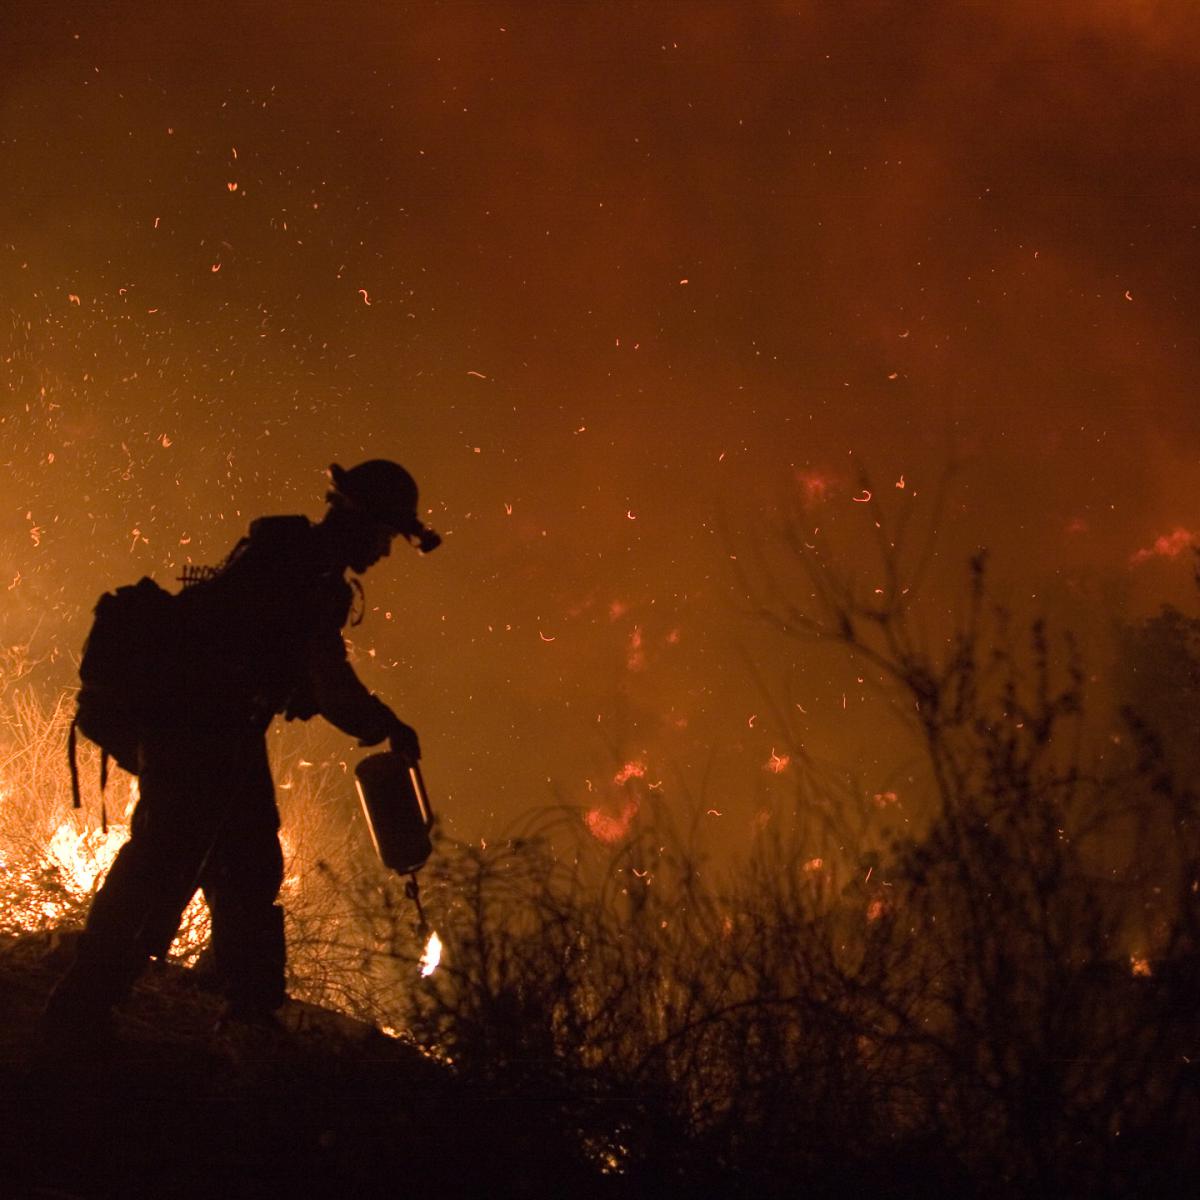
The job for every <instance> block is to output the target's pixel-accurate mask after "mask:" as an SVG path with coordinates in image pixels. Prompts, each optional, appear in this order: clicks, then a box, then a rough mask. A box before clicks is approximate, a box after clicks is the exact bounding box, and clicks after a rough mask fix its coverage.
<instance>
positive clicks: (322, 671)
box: [308, 630, 421, 762]
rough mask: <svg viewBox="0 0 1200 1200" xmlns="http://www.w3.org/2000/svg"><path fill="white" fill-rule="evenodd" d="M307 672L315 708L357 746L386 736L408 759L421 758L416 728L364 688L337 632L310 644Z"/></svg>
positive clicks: (327, 634)
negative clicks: (353, 740) (352, 738)
mask: <svg viewBox="0 0 1200 1200" xmlns="http://www.w3.org/2000/svg"><path fill="white" fill-rule="evenodd" d="M308 673H309V679H310V681H311V683H312V694H313V698H314V699H315V700H316V703H317V711H318V712H320V714H321V715H322V716H323V717H324V718H325V719H326V720H327V721H330V722H331V723H332V724H334V725H336V726H337V727H338V728H339V729H341V730H342V731H343V732H345V733H348V734H351V735H352V736H353V737H356V738H358V739H359V744H360V745H363V746H374V745H377V744H378V743H379V742H382V741H383V740H384V739H385V738H386V739H390V741H391V748H392V749H393V750H395V751H396V752H397V753H400V754H403V755H404V756H405V757H406V758H408V759H410V760H411V761H413V762H415V761H416V760H417V759H419V758H420V757H421V746H420V743H419V742H418V740H417V733H416V730H415V729H413V728H412V726H410V725H406V724H405V723H404V722H403V721H401V720H400V718H399V717H397V716H396V714H395V713H394V712H392V710H391V709H390V708H388V706H387V705H386V704H384V702H383V701H382V700H380V699H379V697H378V696H375V695H373V694H372V693H371V692H370V691H368V690H367V687H366V685H365V684H364V683H363V682H362V680H361V679H359V677H358V676H357V675H356V674H355V673H354V668H353V667H352V666H351V665H350V663H349V661H348V660H347V658H346V643H345V641H344V640H343V638H342V635H341V633H340V632H339V631H337V630H330V631H327V632H325V633H323V634H322V635H321V636H319V637H317V638H314V640H313V641H312V642H311V643H310V645H309V656H308Z"/></svg>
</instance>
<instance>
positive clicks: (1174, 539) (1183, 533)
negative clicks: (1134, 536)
mask: <svg viewBox="0 0 1200 1200" xmlns="http://www.w3.org/2000/svg"><path fill="white" fill-rule="evenodd" d="M1196 544H1197V537H1196V534H1194V533H1193V532H1192V531H1191V530H1190V529H1184V527H1183V526H1182V525H1177V526H1176V527H1175V528H1174V529H1172V530H1171V532H1170V533H1167V534H1163V535H1162V536H1161V537H1157V538H1155V539H1154V543H1153V545H1150V546H1147V547H1145V548H1143V549H1141V550H1138V551H1137V552H1136V553H1135V554H1133V555H1132V556H1131V557H1130V559H1129V561H1130V563H1131V564H1133V565H1136V564H1138V563H1143V562H1145V561H1146V560H1147V559H1149V558H1178V557H1179V556H1180V555H1181V554H1182V553H1183V552H1184V551H1185V550H1189V549H1191V548H1192V547H1193V546H1195V545H1196Z"/></svg>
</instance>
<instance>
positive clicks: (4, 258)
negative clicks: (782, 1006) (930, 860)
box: [0, 0, 1200, 834]
mask: <svg viewBox="0 0 1200 1200" xmlns="http://www.w3.org/2000/svg"><path fill="white" fill-rule="evenodd" d="M9 7H10V8H11V7H12V6H9ZM1189 7H1190V6H1188V5H1186V4H1183V3H1179V4H1170V3H1162V4H1155V3H1149V2H1147V0H1109V2H1108V3H1104V4H1094V3H1082V2H1080V3H1074V2H1071V3H1055V4H1050V5H1047V4H1043V3H1033V2H1032V0H1021V2H1019V3H1013V2H1007V3H998V2H997V3H982V4H971V5H963V4H960V3H954V2H951V0H945V2H937V0H929V2H923V3H913V2H912V0H903V2H896V3H870V4H855V3H844V2H839V3H823V4H812V3H803V2H802V0H793V2H792V3H788V4H771V3H758V2H754V3H747V2H745V0H726V2H720V3H703V2H681V0H673V2H668V0H658V2H655V3H620V2H614V3H604V4H599V3H597V4H586V3H580V4H569V5H567V4H561V3H552V4H535V3H520V4H506V3H501V2H488V3H462V2H460V3H444V4H432V3H424V4H390V3H389V4H379V3H370V4H368V3H361V2H358V0H355V2H347V3H342V4H337V5H331V4H328V3H322V4H315V3H308V2H305V3H293V4H287V5H283V4H278V5H269V4H248V3H244V2H235V3H225V4H222V5H220V6H214V7H213V8H211V9H208V8H206V6H204V5H195V6H186V11H182V12H181V10H180V9H179V8H176V6H162V5H151V4H146V3H141V4H137V3H135V4H125V5H112V6H99V5H96V6H86V8H82V6H78V5H55V4H45V5H43V4H38V5H33V4H26V5H21V6H18V8H17V11H16V12H15V13H14V12H10V13H9V14H8V21H9V28H8V31H7V33H6V34H5V35H4V37H3V47H2V48H0V81H2V82H0V178H2V179H3V183H2V184H0V298H2V301H3V306H4V309H5V314H4V322H3V328H4V336H5V343H4V352H3V367H4V376H3V378H4V391H3V393H0V405H2V410H0V464H2V465H3V469H4V474H5V477H6V482H5V485H4V490H3V496H4V503H3V505H2V506H0V576H2V578H0V600H2V602H3V605H4V608H3V614H4V620H3V632H4V636H5V637H6V638H7V639H8V640H9V641H10V642H11V641H14V640H18V639H24V638H27V637H33V638H34V639H35V641H36V642H37V644H38V645H39V646H40V647H42V648H44V649H47V650H49V649H53V648H54V647H58V648H59V649H60V662H59V664H58V666H59V667H60V668H61V667H63V662H62V657H61V656H62V655H63V654H65V653H66V652H73V651H75V650H76V649H77V647H78V645H79V642H80V641H81V639H82V637H83V634H84V633H85V631H86V626H87V619H86V617H87V608H88V606H89V605H90V603H91V602H92V600H94V598H95V596H96V595H97V594H98V593H99V592H100V591H102V590H104V589H105V588H108V587H111V586H114V585H115V584H117V583H120V582H126V581H129V580H132V579H135V578H137V577H138V576H139V575H140V574H143V573H147V572H152V573H155V574H156V575H157V576H158V577H159V578H160V579H161V580H164V581H167V580H170V579H172V578H173V577H174V575H175V574H177V572H178V565H179V564H180V563H182V562H185V561H187V560H188V559H189V558H190V559H191V560H192V561H197V562H211V561H215V560H217V559H219V558H220V557H221V556H223V555H224V553H225V552H226V551H227V550H228V549H229V547H230V546H231V545H232V543H233V542H234V541H235V540H236V539H237V537H238V536H240V534H241V533H242V532H243V530H244V527H245V525H246V523H247V522H248V521H249V520H250V519H251V518H252V517H253V516H256V515H259V514H260V513H264V512H306V513H309V514H310V515H313V516H316V515H317V514H318V513H319V511H320V508H321V497H322V494H323V491H324V487H325V479H324V475H323V470H324V468H325V466H326V465H327V464H328V463H329V462H331V461H334V460H337V461H340V462H342V463H343V464H344V465H350V464H351V463H352V462H354V461H357V460H359V459H361V458H364V457H373V456H380V455H386V456H390V457H395V458H397V459H399V460H400V461H402V462H403V463H405V465H407V466H408V467H409V468H410V469H411V470H412V471H413V472H414V474H415V475H416V476H417V478H418V480H419V481H420V483H421V486H422V495H423V502H424V503H425V504H426V505H427V506H428V507H429V509H430V510H431V515H430V518H429V519H430V521H431V523H432V524H433V525H435V526H436V527H437V528H438V529H439V530H441V531H442V532H443V533H445V535H446V543H445V546H444V548H443V549H441V550H440V551H438V553H437V554H436V555H434V556H432V557H430V558H428V559H426V560H424V561H422V560H419V559H418V558H417V557H416V556H415V555H412V554H409V553H408V552H406V551H403V549H402V548H401V549H400V550H398V552H397V553H396V554H395V555H394V557H393V558H392V559H391V560H390V561H389V562H387V563H385V564H384V565H383V566H381V567H380V568H378V569H377V570H376V571H375V572H373V573H372V574H371V575H370V576H369V577H368V578H367V580H366V586H367V597H368V602H369V605H370V608H371V611H370V612H369V614H368V619H367V621H366V623H365V624H364V625H363V626H362V628H361V629H360V630H358V631H356V632H355V634H354V642H355V650H356V654H357V655H358V657H359V660H360V669H361V672H362V674H363V676H364V678H366V679H367V680H368V681H369V682H370V684H371V685H372V686H374V687H377V688H378V689H379V690H380V692H381V693H382V694H383V695H384V696H385V698H387V699H388V700H389V701H391V702H392V703H393V704H394V705H395V707H396V708H397V709H398V711H399V712H400V713H401V715H403V716H405V717H406V718H407V719H409V720H411V721H412V722H413V723H414V724H415V725H417V726H418V728H419V729H420V730H421V733H422V737H423V740H424V743H425V748H426V757H427V772H426V774H427V777H428V779H429V782H430V786H431V788H432V789H433V790H434V793H435V796H438V797H443V798H445V805H444V806H445V810H446V812H447V815H448V816H452V817H453V818H454V820H455V821H456V823H457V828H458V829H459V830H461V831H463V832H467V833H470V834H478V833H479V832H480V831H481V830H487V829H490V828H492V827H493V825H496V824H501V823H503V821H504V820H506V819H508V818H510V817H511V816H513V815H514V814H515V813H517V812H520V811H521V810H523V809H524V808H526V807H528V806H530V805H532V804H536V803H541V802H544V801H546V800H547V799H549V798H550V797H551V796H552V795H559V796H561V797H562V798H563V799H566V800H568V801H570V802H572V803H585V802H587V800H588V792H587V787H586V784H587V781H588V780H589V779H591V780H596V781H604V780H606V779H611V777H612V774H613V772H614V771H616V769H617V768H618V767H619V766H620V764H621V763H622V762H624V761H628V760H631V759H639V760H645V761H646V762H647V763H648V770H649V774H650V775H651V776H671V775H672V774H673V773H675V772H678V773H680V774H682V775H683V776H685V777H686V778H687V779H689V780H691V785H692V786H694V787H696V788H699V786H700V784H699V780H700V777H701V776H702V774H703V771H704V769H705V766H706V764H707V763H709V762H710V761H713V762H715V763H716V767H715V770H716V775H715V778H716V779H717V781H718V782H717V783H716V784H711V785H710V786H714V787H717V788H718V789H719V790H721V792H722V795H724V793H725V791H729V793H730V796H731V798H730V799H729V806H730V808H731V811H735V812H740V813H741V814H742V816H745V817H746V818H747V819H749V817H750V815H751V814H752V813H753V812H754V811H755V810H756V809H757V808H758V806H759V804H760V803H761V802H763V797H764V796H765V797H766V800H767V801H769V802H779V803H784V802H785V800H786V797H787V796H788V794H789V791H788V789H789V788H790V787H791V786H792V782H791V780H790V777H789V774H788V772H787V771H786V770H785V771H783V772H780V773H778V774H776V773H775V772H773V771H764V765H765V764H767V763H768V762H769V761H770V755H771V753H772V751H773V750H777V751H779V752H780V753H783V752H785V748H786V747H785V735H784V734H783V731H782V730H781V729H780V728H779V727H778V726H777V725H776V726H772V722H771V719H770V718H769V716H762V717H761V718H760V719H757V720H754V721H753V722H752V721H751V718H752V717H755V716H756V715H757V714H760V713H765V712H766V709H765V707H764V703H763V697H762V695H761V693H760V692H759V691H758V689H757V685H756V684H755V683H754V682H753V680H752V679H751V673H750V671H749V670H748V669H747V665H746V660H747V659H750V660H752V661H754V662H756V663H757V664H758V666H759V668H760V670H761V673H762V674H763V676H764V677H769V680H770V681H777V682H778V683H779V686H780V687H781V688H783V687H784V686H786V689H787V690H788V691H789V692H790V693H793V694H796V695H800V696H803V697H805V698H807V700H808V701H809V703H808V704H806V706H805V707H806V708H809V709H810V711H811V713H812V714H813V717H812V719H813V724H812V726H811V728H810V729H809V730H808V732H807V733H806V735H805V736H806V737H807V738H810V739H811V741H812V743H814V744H815V745H816V746H819V748H820V752H821V753H822V755H823V756H827V757H830V758H835V759H836V758H837V757H839V755H840V754H843V753H846V754H849V753H851V752H852V747H853V746H854V745H855V743H854V739H853V737H851V736H850V735H849V734H847V735H846V736H845V739H844V741H839V740H838V736H836V735H832V734H830V732H829V731H830V729H833V728H837V727H840V726H841V725H845V724H846V722H847V721H848V720H849V717H848V715H847V713H848V710H847V709H846V708H844V707H843V701H842V697H843V695H844V694H845V692H846V689H847V687H848V686H849V687H850V688H851V693H852V699H854V698H855V697H854V695H853V684H854V676H853V672H851V671H849V670H841V671H840V673H839V670H838V669H837V668H836V667H834V666H831V665H830V664H828V663H822V664H821V665H820V667H819V669H818V668H817V667H815V666H814V665H813V661H814V660H813V659H811V658H810V657H809V656H808V655H807V654H806V653H805V652H804V651H802V650H801V649H799V648H795V647H792V646H788V645H781V644H780V643H779V642H778V640H777V639H774V637H773V635H768V634H767V633H766V632H765V631H764V630H763V628H762V627H761V625H760V624H759V623H758V622H756V621H755V620H754V619H753V617H752V616H751V615H750V613H749V610H750V609H751V607H752V605H751V603H750V601H748V600H747V599H746V598H745V597H744V596H743V595H742V594H741V593H740V592H739V589H738V586H737V584H736V581H735V579H734V576H733V574H732V571H731V563H730V554H731V553H738V552H739V549H741V548H745V550H747V551H748V550H749V548H750V547H751V545H753V544H756V543H760V542H764V541H769V539H770V537H771V525H772V521H774V520H775V519H776V518H777V515H778V513H779V512H780V510H781V508H786V506H787V505H788V504H789V503H790V502H791V501H793V500H795V499H797V498H799V497H800V496H801V494H802V493H803V490H804V488H805V486H806V485H805V482H804V481H805V479H812V478H821V479H823V480H827V481H828V485H829V486H828V488H827V490H826V491H825V492H823V494H822V496H821V497H820V498H819V504H820V506H821V507H822V510H823V511H824V512H827V513H828V514H829V520H830V521H831V522H834V523H836V521H837V520H838V519H841V520H842V521H843V523H844V522H848V521H851V520H853V519H854V517H853V515H852V510H851V505H852V500H851V497H852V496H853V495H854V494H855V493H856V491H857V477H856V474H855V470H856V468H855V467H854V466H853V464H852V462H851V459H850V455H851V453H852V452H853V454H854V455H856V456H857V457H858V459H859V460H860V461H861V462H862V463H863V464H864V465H865V466H866V468H867V469H868V470H869V471H870V472H871V474H872V477H873V478H874V479H876V480H879V481H881V483H882V485H883V486H885V487H886V488H888V489H891V490H896V489H894V488H893V486H892V485H893V484H894V483H895V482H896V481H897V480H899V479H900V478H901V477H903V478H904V479H905V482H906V489H905V495H906V496H907V495H909V494H911V492H912V491H913V490H916V491H918V492H925V493H926V494H929V493H931V492H932V488H933V484H934V482H935V480H936V478H937V477H938V475H939V474H940V472H941V471H942V469H943V468H944V467H945V466H946V464H947V463H948V462H949V461H950V460H953V461H955V462H956V463H958V464H960V470H959V475H958V481H957V484H956V485H955V491H954V493H953V500H952V503H951V505H950V508H949V511H948V512H947V514H945V515H944V517H943V521H944V524H945V526H946V538H947V546H948V549H947V556H948V557H951V558H952V557H953V552H955V551H957V550H959V549H966V548H969V547H971V546H974V545H977V544H981V543H986V544H988V545H990V546H991V547H993V548H994V551H995V558H996V560H997V562H998V563H999V564H1001V569H1002V570H1003V571H1004V572H1006V573H1007V576H1008V577H1009V578H1010V581H1011V586H1013V587H1015V588H1017V589H1018V590H1021V591H1022V593H1024V592H1026V591H1027V592H1028V593H1029V594H1030V595H1032V594H1034V593H1036V594H1038V595H1039V596H1044V597H1046V598H1047V602H1051V601H1052V602H1053V603H1055V604H1059V605H1060V606H1063V607H1065V608H1066V609H1067V610H1069V609H1070V606H1071V603H1072V599H1071V598H1072V597H1075V598H1076V600H1078V599H1079V598H1081V597H1086V598H1087V599H1086V603H1087V604H1088V605H1093V604H1094V603H1095V602H1096V598H1097V597H1103V598H1104V599H1105V600H1106V601H1108V602H1111V603H1112V604H1113V605H1115V606H1116V607H1118V608H1120V607H1122V606H1125V607H1126V608H1128V609H1131V610H1132V609H1137V608H1139V606H1140V608H1142V609H1144V608H1145V607H1146V606H1147V605H1150V604H1153V603H1155V602H1157V600H1159V599H1165V598H1175V599H1179V598H1187V597H1188V595H1189V593H1188V587H1189V566H1188V564H1187V561H1186V560H1187V554H1186V551H1187V549H1188V547H1189V545H1190V542H1191V539H1192V531H1194V530H1197V529H1200V403H1198V402H1197V399H1196V396H1195V394H1194V388H1195V381H1196V378H1197V366H1198V365H1200V354H1198V348H1197V329H1198V328H1200V324H1198V322H1197V313H1198V304H1197V301H1198V298H1200V272H1197V270H1196V264H1197V261H1198V255H1197V251H1198V249H1200V246H1198V236H1200V235H1198V231H1197V224H1198V222H1200V159H1197V156H1196V154H1195V152H1194V151H1195V146H1196V144H1197V140H1196V139H1197V134H1198V133H1200V104H1197V99H1198V98H1200V97H1198V91H1200V89H1198V87H1197V84H1196V78H1197V66H1198V60H1200V22H1197V21H1196V19H1195V18H1194V17H1189V16H1188V10H1189ZM81 8H82V11H79V10H80V9H81ZM168 9H169V10H170V11H169V15H168V11H167V10H168ZM810 499H811V498H810ZM848 513H849V514H851V515H847V514H848ZM838 514H840V517H839V515H838ZM822 519H824V518H822ZM853 540H854V539H853V537H850V538H849V542H850V544H851V545H853ZM10 585H11V586H10ZM4 589H7V590H4ZM389 613H390V614H391V616H390V618H389V617H388V616H387V614H389ZM372 651H374V654H373V655H372V653H371V652H372ZM65 667H66V669H65V670H63V671H62V681H64V682H65V681H69V679H70V670H69V663H66V664H65ZM860 703H862V704H865V703H867V702H865V701H862V702H860ZM823 713H824V714H825V717H824V718H823V717H822V714H823ZM830 738H832V739H833V740H832V742H830V740H829V739H830ZM823 739H824V740H823ZM344 746H345V740H344V739H341V740H338V739H333V740H330V741H328V742H327V744H326V745H325V750H326V752H327V753H329V754H338V753H343V752H344ZM872 761H873V760H868V767H870V766H871V763H872ZM876 785H877V786H882V783H881V782H879V781H876ZM739 819H740V818H739Z"/></svg>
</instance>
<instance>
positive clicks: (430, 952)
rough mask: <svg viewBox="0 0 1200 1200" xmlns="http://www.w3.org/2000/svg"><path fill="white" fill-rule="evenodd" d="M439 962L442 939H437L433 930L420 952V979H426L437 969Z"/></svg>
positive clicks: (435, 931)
mask: <svg viewBox="0 0 1200 1200" xmlns="http://www.w3.org/2000/svg"><path fill="white" fill-rule="evenodd" d="M441 961H442V939H441V938H440V937H438V935H437V930H436V929H435V930H434V931H433V932H432V933H430V935H429V940H428V941H427V942H426V943H425V949H424V950H423V951H422V952H421V978H422V979H428V978H429V976H430V975H432V974H433V973H434V971H436V970H437V969H438V964H439V963H440V962H441Z"/></svg>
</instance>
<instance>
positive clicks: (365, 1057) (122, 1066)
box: [0, 935, 615, 1200]
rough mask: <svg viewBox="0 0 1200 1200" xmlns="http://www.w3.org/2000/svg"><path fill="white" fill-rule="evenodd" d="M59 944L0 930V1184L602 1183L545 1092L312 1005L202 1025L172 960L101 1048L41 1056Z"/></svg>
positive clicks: (294, 1188)
mask: <svg viewBox="0 0 1200 1200" xmlns="http://www.w3.org/2000/svg"><path fill="white" fill-rule="evenodd" d="M69 954H70V945H69V939H68V938H64V937H62V936H55V935H39V936H31V937H25V938H21V939H16V940H8V941H3V942H0V1196H3V1197H5V1198H7V1197H47V1198H52V1197H56V1198H60V1200H65V1198H71V1197H80V1198H84V1197H87V1198H100V1197H113V1198H116V1197H127V1196H135V1195H136V1196H145V1197H153V1198H154V1200H160V1198H162V1200H165V1198H167V1197H199V1196H205V1197H208V1196H219V1197H230V1198H232V1197H273V1196H338V1197H341V1196H352V1197H371V1196H401V1195H405V1194H408V1195H412V1194H420V1193H421V1192H425V1193H426V1194H437V1195H439V1196H440V1197H446V1196H455V1195H477V1196H565V1195H569V1196H572V1197H586V1196H590V1195H596V1194H608V1193H609V1192H610V1188H609V1186H607V1185H606V1184H605V1181H604V1180H603V1177H601V1176H600V1175H599V1174H598V1172H596V1171H595V1170H594V1169H593V1168H592V1167H590V1166H588V1165H587V1164H585V1163H584V1162H582V1161H581V1159H580V1157H579V1155H578V1153H577V1152H576V1151H575V1149H574V1148H573V1144H572V1142H573V1139H571V1138H570V1136H569V1133H567V1132H565V1131H564V1129H563V1124H562V1120H561V1108H562V1106H561V1103H560V1101H559V1100H557V1099H556V1098H554V1097H544V1098H534V1099H529V1098H523V1099H521V1100H520V1101H516V1100H514V1099H513V1098H512V1097H501V1096H496V1095H485V1094H478V1093H473V1092H472V1091H471V1090H469V1089H466V1088H463V1087H462V1086H461V1085H459V1084H458V1083H457V1082H456V1080H455V1079H454V1077H453V1074H452V1072H451V1071H449V1070H448V1069H447V1068H446V1067H444V1066H443V1065H442V1064H439V1063H438V1062H436V1061H434V1060H432V1059H430V1058H429V1057H427V1056H425V1055H424V1054H422V1053H421V1052H420V1050H419V1049H417V1048H416V1047H414V1046H412V1045H409V1044H406V1043H404V1042H402V1041H398V1040H396V1039H394V1038H389V1037H386V1036H384V1035H383V1034H381V1033H380V1032H378V1031H377V1030H375V1029H374V1028H372V1027H370V1026H365V1025H362V1024H359V1023H358V1022H354V1021H351V1020H349V1019H348V1018H345V1017H342V1016H340V1015H339V1014H336V1013H331V1012H328V1011H325V1010H322V1009H318V1008H314V1007H312V1006H309V1005H302V1004H289V1005H288V1007H287V1009H286V1010H285V1012H284V1014H283V1017H284V1028H283V1029H282V1030H281V1031H270V1030H261V1029H254V1028H246V1027H242V1028H231V1029H222V1030H220V1031H217V1030H216V1029H215V1026H216V1024H217V1018H218V1015H219V1009H220V1005H219V1001H218V1000H217V999H216V998H215V997H214V996H211V995H209V994H207V993H205V992H204V991H203V990H201V989H198V988H197V987H196V986H195V984H194V982H193V981H192V980H191V979H190V972H188V971H185V970H182V969H178V968H173V967H158V968H155V969H153V970H152V971H151V972H149V973H147V975H146V977H145V978H144V979H143V980H142V981H141V982H140V983H139V985H138V988H137V990H136V992H135V994H134V996H133V997H132V999H131V1000H130V1001H129V1003H128V1004H127V1005H126V1006H124V1008H123V1010H122V1012H121V1013H120V1014H119V1017H118V1022H117V1038H116V1043H115V1045H113V1046H111V1047H110V1048H108V1049H107V1050H106V1049H105V1048H104V1047H103V1046H102V1045H101V1044H100V1043H99V1040H98V1041H97V1045H96V1047H95V1048H94V1052H86V1053H80V1054H78V1055H73V1056H71V1057H70V1058H68V1059H67V1060H66V1061H62V1060H55V1059H53V1058H50V1057H48V1056H46V1055H45V1054H43V1053H42V1052H41V1050H40V1048H39V1045H38V1039H37V1022H38V1016H39V1013H40V1011H41V1008H42V1005H43V1004H44V1002H45V998H46V995H47V993H48V991H49V989H50V986H51V985H52V983H53V981H54V979H55V978H56V977H57V976H58V974H59V973H60V972H61V970H62V967H63V964H64V962H65V961H66V960H67V957H68V956H69ZM613 1183H614V1184H615V1181H613Z"/></svg>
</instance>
